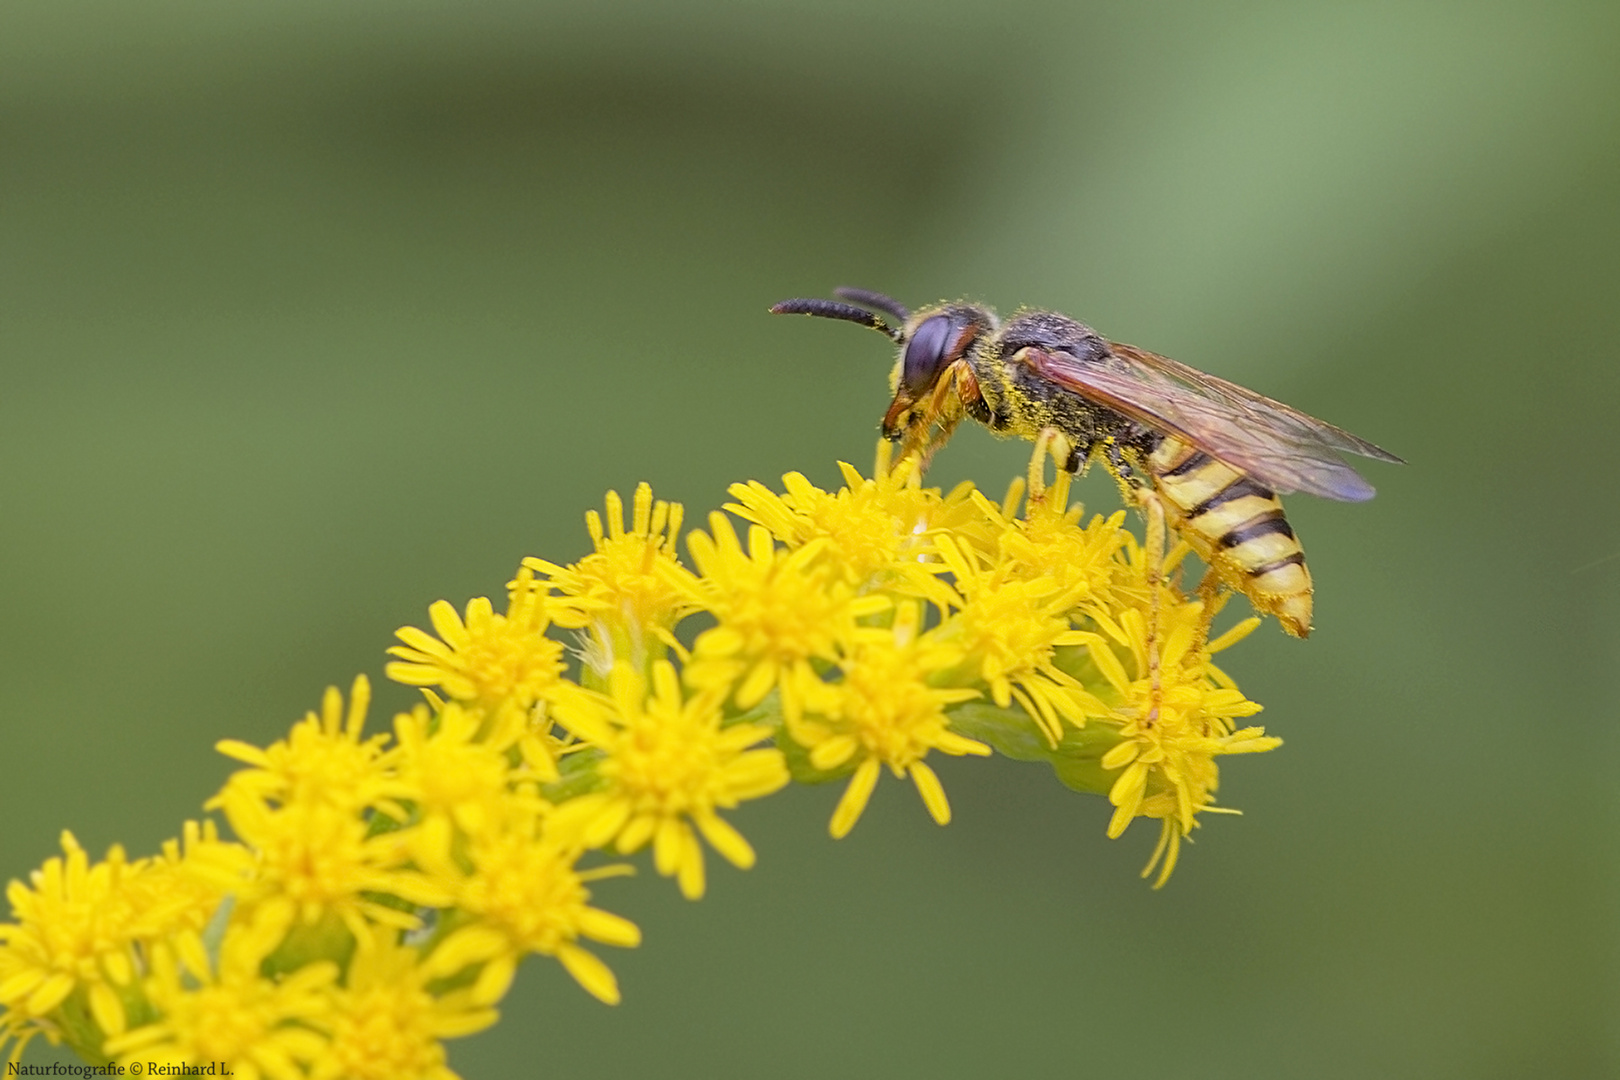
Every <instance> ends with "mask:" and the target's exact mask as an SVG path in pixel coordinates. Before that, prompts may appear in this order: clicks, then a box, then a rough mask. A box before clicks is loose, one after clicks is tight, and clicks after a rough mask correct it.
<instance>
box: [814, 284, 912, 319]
mask: <svg viewBox="0 0 1620 1080" xmlns="http://www.w3.org/2000/svg"><path fill="white" fill-rule="evenodd" d="M833 295H834V296H836V297H838V298H840V299H842V300H848V301H849V302H850V303H852V304H859V305H861V307H869V308H876V309H877V310H878V311H881V312H883V313H884V314H887V315H893V316H894V317H895V318H896V319H899V320H900V321H901V322H905V321H906V320H907V319H909V318H911V312H910V311H908V310H906V305H904V304H902V303H901V302H900V301H898V300H896V299H895V298H894V297H892V296H886V295H884V294H883V293H880V292H873V291H872V290H871V289H852V288H850V287H849V286H847V285H840V286H839V287H838V288H836V289H834V290H833Z"/></svg>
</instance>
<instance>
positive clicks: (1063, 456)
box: [1029, 427, 1074, 505]
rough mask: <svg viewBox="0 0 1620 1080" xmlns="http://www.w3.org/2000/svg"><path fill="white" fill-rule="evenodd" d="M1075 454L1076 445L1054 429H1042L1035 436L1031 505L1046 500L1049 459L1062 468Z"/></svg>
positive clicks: (1032, 457) (1032, 456) (1031, 465)
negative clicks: (1047, 463)
mask: <svg viewBox="0 0 1620 1080" xmlns="http://www.w3.org/2000/svg"><path fill="white" fill-rule="evenodd" d="M1073 454H1074V444H1073V443H1072V442H1070V441H1069V437H1068V436H1067V435H1065V434H1063V432H1061V431H1059V430H1058V429H1057V428H1054V427H1044V428H1041V433H1040V434H1039V435H1037V436H1035V452H1034V453H1033V454H1031V455H1030V457H1029V505H1034V504H1035V503H1038V502H1040V501H1041V500H1042V499H1044V498H1046V459H1047V457H1048V456H1050V457H1051V458H1052V460H1053V461H1055V462H1057V463H1058V465H1059V467H1060V468H1061V467H1062V466H1063V465H1064V463H1066V462H1067V461H1068V460H1069V458H1070V457H1071V456H1073ZM1069 471H1070V472H1072V471H1073V470H1072V469H1071V470H1069Z"/></svg>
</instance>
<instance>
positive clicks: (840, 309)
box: [771, 299, 900, 342]
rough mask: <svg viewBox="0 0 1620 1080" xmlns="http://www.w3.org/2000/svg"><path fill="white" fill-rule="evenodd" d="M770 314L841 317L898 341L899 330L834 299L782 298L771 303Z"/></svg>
mask: <svg viewBox="0 0 1620 1080" xmlns="http://www.w3.org/2000/svg"><path fill="white" fill-rule="evenodd" d="M771 314H772V315H814V316H816V317H818V318H822V319H843V320H844V321H845V322H852V323H859V324H860V325H862V326H865V327H869V328H871V329H873V330H876V331H878V332H879V333H881V334H884V335H886V336H887V337H888V338H889V339H890V340H892V341H895V342H898V341H899V340H900V331H899V330H896V329H895V328H894V327H892V326H890V325H889V324H888V323H886V322H884V321H883V320H882V319H880V318H878V317H877V316H876V315H874V314H872V313H871V312H870V311H865V310H862V309H861V308H858V307H855V306H853V305H851V304H840V303H839V302H838V301H836V300H805V299H799V300H783V301H782V302H781V303H780V304H772V305H771Z"/></svg>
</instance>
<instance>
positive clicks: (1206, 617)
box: [1198, 566, 1225, 643]
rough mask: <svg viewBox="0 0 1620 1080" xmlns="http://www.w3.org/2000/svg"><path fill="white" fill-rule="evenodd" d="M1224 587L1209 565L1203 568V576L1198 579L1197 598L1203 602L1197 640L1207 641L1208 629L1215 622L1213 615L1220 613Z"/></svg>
mask: <svg viewBox="0 0 1620 1080" xmlns="http://www.w3.org/2000/svg"><path fill="white" fill-rule="evenodd" d="M1224 591H1225V587H1224V586H1223V585H1222V584H1221V578H1220V575H1219V574H1217V573H1215V571H1214V569H1213V568H1211V567H1207V566H1206V567H1205V568H1204V576H1203V577H1202V578H1200V579H1199V581H1198V598H1199V599H1200V600H1202V601H1203V603H1204V611H1203V613H1202V614H1201V615H1199V616H1198V640H1199V642H1201V643H1208V641H1209V630H1210V627H1211V625H1213V624H1214V622H1215V616H1216V615H1218V614H1220V610H1221V603H1220V601H1221V595H1222V593H1223V592H1224Z"/></svg>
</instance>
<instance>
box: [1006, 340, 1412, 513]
mask: <svg viewBox="0 0 1620 1080" xmlns="http://www.w3.org/2000/svg"><path fill="white" fill-rule="evenodd" d="M1110 350H1111V355H1110V356H1108V357H1105V358H1100V359H1096V360H1081V359H1078V358H1076V357H1075V356H1072V355H1070V354H1068V353H1065V352H1061V351H1057V350H1048V349H1042V348H1039V347H1030V348H1027V349H1025V350H1023V354H1022V358H1023V360H1024V362H1025V363H1027V364H1029V365H1031V367H1033V368H1034V369H1035V370H1036V371H1038V372H1039V373H1040V374H1041V375H1042V376H1043V377H1045V378H1047V379H1050V380H1051V381H1053V382H1055V383H1057V384H1058V385H1060V386H1063V387H1065V388H1066V389H1069V390H1071V391H1073V392H1074V393H1076V394H1079V395H1080V396H1081V397H1084V398H1087V399H1089V400H1092V401H1095V402H1097V403H1098V404H1100V405H1104V406H1107V407H1108V408H1111V409H1113V410H1115V411H1116V412H1119V413H1122V414H1124V415H1125V416H1127V417H1130V418H1131V419H1132V420H1135V421H1137V422H1138V423H1140V424H1142V425H1144V426H1145V427H1148V428H1151V429H1153V430H1155V431H1160V432H1163V433H1165V434H1168V435H1174V436H1176V437H1178V438H1180V439H1182V440H1183V441H1185V442H1187V443H1189V444H1191V445H1192V446H1195V447H1197V448H1198V449H1199V450H1202V451H1203V452H1204V453H1206V454H1209V455H1210V456H1211V457H1214V458H1219V459H1220V460H1222V461H1224V462H1226V463H1227V464H1228V465H1231V466H1232V467H1234V468H1236V469H1239V470H1241V471H1242V472H1245V473H1247V474H1249V475H1250V476H1252V477H1254V478H1255V479H1256V480H1258V481H1260V482H1261V483H1263V484H1265V485H1266V486H1267V487H1270V488H1272V489H1273V490H1275V491H1277V492H1279V493H1280V494H1288V493H1289V492H1294V491H1305V492H1309V493H1310V494H1312V495H1320V496H1323V497H1324V498H1329V499H1338V500H1341V501H1343V502H1362V501H1364V500H1366V499H1370V498H1372V497H1373V487H1372V485H1371V484H1369V483H1367V481H1365V480H1363V479H1362V478H1361V476H1360V475H1359V474H1357V472H1356V471H1355V470H1354V469H1352V468H1351V467H1350V466H1348V465H1346V464H1345V463H1344V462H1343V461H1342V460H1340V458H1339V456H1338V454H1339V453H1355V454H1363V455H1365V456H1368V457H1377V458H1380V459H1383V460H1395V461H1398V460H1399V459H1398V458H1395V457H1394V456H1393V455H1391V454H1388V453H1387V452H1385V451H1383V450H1380V449H1379V448H1378V447H1376V446H1374V445H1373V444H1372V443H1369V442H1366V441H1365V440H1363V439H1359V438H1357V437H1356V436H1354V435H1351V434H1350V433H1348V432H1345V431H1341V430H1340V429H1338V428H1336V427H1334V426H1333V425H1331V424H1326V423H1323V422H1322V421H1320V420H1317V419H1316V418H1315V417H1312V416H1308V415H1306V414H1305V413H1302V412H1300V411H1298V410H1297V409H1293V408H1290V407H1289V406H1287V405H1284V404H1282V403H1281V402H1278V401H1273V400H1272V399H1270V398H1268V397H1265V396H1263V395H1261V394H1256V393H1254V392H1253V391H1251V390H1245V389H1244V388H1243V387H1241V386H1238V385H1236V384H1235V383H1229V382H1227V381H1226V380H1224V379H1217V378H1215V377H1214V376H1212V375H1206V374H1205V373H1204V372H1201V371H1198V370H1196V369H1194V368H1189V367H1187V366H1186V365H1185V364H1178V363H1176V362H1175V361H1174V360H1170V359H1168V358H1167V357H1163V356H1159V355H1158V354H1156V353H1150V352H1147V351H1145V350H1142V349H1137V348H1134V347H1133V346H1129V345H1118V344H1112V343H1111V344H1110Z"/></svg>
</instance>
